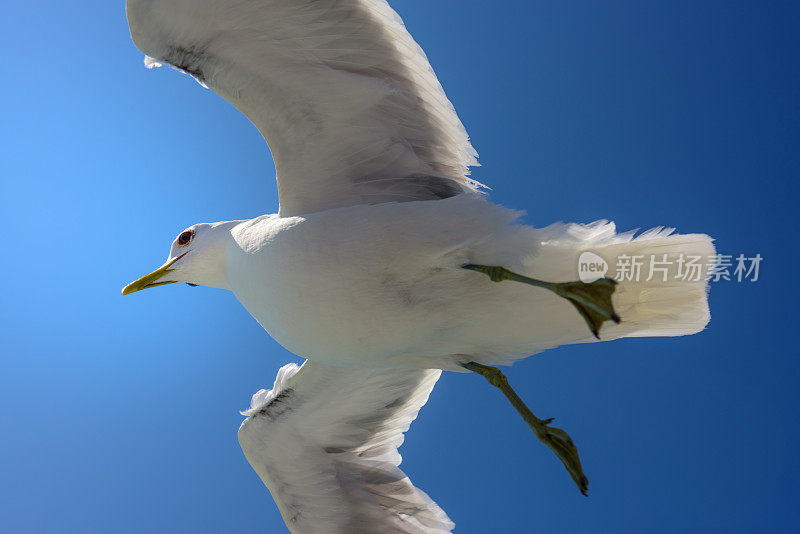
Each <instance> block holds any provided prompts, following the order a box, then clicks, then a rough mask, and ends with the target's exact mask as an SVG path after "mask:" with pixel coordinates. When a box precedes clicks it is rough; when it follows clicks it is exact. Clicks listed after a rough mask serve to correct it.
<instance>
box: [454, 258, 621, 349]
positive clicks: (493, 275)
mask: <svg viewBox="0 0 800 534" xmlns="http://www.w3.org/2000/svg"><path fill="white" fill-rule="evenodd" d="M462 268H464V269H469V270H470V271H477V272H479V273H483V274H485V275H486V276H488V277H489V278H490V279H491V280H492V282H502V281H503V280H513V281H515V282H522V283H523V284H529V285H532V286H535V287H541V288H544V289H549V290H550V291H552V292H553V293H555V294H556V295H558V296H560V297H564V298H565V299H567V300H568V301H570V302H571V303H572V305H573V306H575V308H576V309H577V310H578V312H579V313H580V314H581V316H582V317H583V318H584V320H585V321H586V324H587V325H589V330H591V331H592V334H594V337H596V338H597V339H600V327H601V326H602V325H603V323H604V322H605V321H609V320H610V321H614V322H615V323H619V321H620V319H619V315H617V313H616V312H615V311H614V305H613V304H612V303H611V295H612V294H613V293H614V289H615V287H616V285H617V282H616V280H614V279H612V278H601V279H599V280H595V281H594V282H588V283H587V282H561V283H558V282H544V281H542V280H536V279H535V278H528V277H527V276H522V275H521V274H517V273H513V272H511V271H509V270H508V269H506V268H504V267H497V266H488V265H475V264H472V263H469V264H467V265H463V266H462Z"/></svg>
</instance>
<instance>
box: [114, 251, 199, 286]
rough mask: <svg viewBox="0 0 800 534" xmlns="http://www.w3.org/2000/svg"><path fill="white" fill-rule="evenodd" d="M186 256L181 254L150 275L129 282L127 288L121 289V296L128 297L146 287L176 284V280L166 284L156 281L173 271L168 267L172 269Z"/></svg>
mask: <svg viewBox="0 0 800 534" xmlns="http://www.w3.org/2000/svg"><path fill="white" fill-rule="evenodd" d="M186 254H188V252H184V253H183V254H181V255H180V256H178V257H177V258H175V259H174V260H172V261H169V262H167V263H165V264H164V265H162V266H161V267H159V268H158V269H156V270H155V271H153V272H152V273H150V274H146V275H144V276H143V277H141V278H139V279H138V280H136V281H135V282H131V283H130V284H128V285H127V286H125V287H123V288H122V294H123V295H130V294H131V293H136V292H137V291H141V290H142V289H147V288H148V287H156V286H163V285H166V284H175V283H177V282H178V281H177V280H169V281H166V282H159V281H158V280H159V279H160V278H161V277H163V276H164V275H165V274H167V273H170V272H172V271H174V270H175V269H170V267H172V265H173V264H174V263H175V262H176V261H178V260H179V259H181V258H182V257H184V256H186Z"/></svg>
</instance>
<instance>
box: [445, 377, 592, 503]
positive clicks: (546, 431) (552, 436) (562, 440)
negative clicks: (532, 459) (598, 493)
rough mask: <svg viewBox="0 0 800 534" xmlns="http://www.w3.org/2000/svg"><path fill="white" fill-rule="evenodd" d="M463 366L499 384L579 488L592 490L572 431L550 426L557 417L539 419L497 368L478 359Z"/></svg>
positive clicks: (494, 383)
mask: <svg viewBox="0 0 800 534" xmlns="http://www.w3.org/2000/svg"><path fill="white" fill-rule="evenodd" d="M461 365H462V367H464V368H465V369H468V370H470V371H472V372H474V373H478V374H479V375H481V376H482V377H483V378H485V379H486V380H488V381H489V383H490V384H491V385H493V386H495V387H497V388H498V389H499V390H500V391H502V392H503V395H505V396H506V398H507V399H508V401H509V402H510V403H511V405H512V406H513V407H514V408H515V409H516V410H517V413H519V414H520V415H521V416H522V418H523V419H524V420H525V422H526V423H527V424H528V426H529V427H530V428H531V430H533V433H534V434H535V435H536V437H537V438H539V441H541V442H542V443H544V444H545V445H547V446H548V447H549V448H550V450H551V451H553V452H554V453H556V456H558V457H559V459H560V460H561V462H563V464H564V467H566V468H567V472H569V474H570V476H571V477H572V480H574V481H575V484H577V485H578V489H579V490H580V492H581V493H582V494H583V495H587V493H586V492H587V491H588V490H589V479H587V478H586V475H584V474H583V468H582V467H581V460H580V458H578V449H577V448H576V447H575V444H574V443H573V442H572V439H571V438H570V437H569V434H567V433H566V432H564V431H563V430H561V429H560V428H551V427H549V426H548V425H549V424H550V423H552V422H553V419H544V420H542V419H539V418H538V417H536V416H535V415H533V413H532V412H531V411H530V410H529V409H528V407H527V406H525V403H524V402H522V399H520V398H519V396H518V395H517V394H516V392H515V391H514V390H513V389H512V388H511V386H510V385H509V384H508V379H506V377H505V375H504V374H503V373H502V372H501V371H500V369H498V368H496V367H490V366H488V365H482V364H480V363H476V362H469V363H463V364H461Z"/></svg>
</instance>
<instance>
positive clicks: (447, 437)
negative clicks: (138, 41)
mask: <svg viewBox="0 0 800 534" xmlns="http://www.w3.org/2000/svg"><path fill="white" fill-rule="evenodd" d="M123 4H124V3H123V2H122V0H117V1H108V0H103V1H100V0H92V1H86V2H78V3H74V2H53V1H48V0H45V1H44V2H12V3H5V4H4V5H3V7H2V8H0V12H1V13H2V14H0V44H1V45H2V50H4V51H5V56H4V59H3V61H2V62H0V79H2V81H3V83H2V86H0V96H1V97H2V104H1V105H0V124H2V127H0V147H2V148H0V177H2V184H3V185H2V196H0V207H2V214H3V218H4V222H5V225H6V226H5V229H4V231H3V238H2V243H3V245H2V251H3V254H2V258H3V259H2V261H0V280H2V281H3V289H2V292H0V316H1V317H2V320H1V321H0V429H1V431H2V437H1V438H0V481H1V483H0V530H2V531H3V532H26V533H28V532H31V533H33V532H36V533H38V532H60V533H71V532H80V533H85V532H112V531H113V532H118V533H125V532H132V533H134V532H135V533H139V532H193V533H206V532H208V533H219V532H237V531H238V532H282V530H281V529H282V528H283V527H282V521H281V519H280V516H279V514H278V512H277V509H276V508H275V505H274V504H273V502H272V500H271V498H270V497H269V495H268V493H267V491H266V489H265V488H264V487H263V486H262V484H261V482H260V481H259V480H258V478H257V476H256V475H255V473H254V472H252V470H251V469H250V467H249V465H248V464H247V462H246V461H245V459H244V457H243V455H242V453H241V451H240V449H239V446H238V444H237V441H236V430H237V428H238V426H239V423H240V421H241V419H242V417H241V416H240V415H239V414H238V411H237V410H239V409H243V408H244V407H246V406H247V404H248V402H249V398H250V395H251V394H252V393H253V392H255V391H256V390H257V389H259V388H261V387H264V386H271V384H272V380H273V378H274V375H275V371H276V369H277V368H278V367H279V366H280V365H282V364H284V363H286V362H287V361H290V360H294V359H295V357H293V356H292V355H291V354H289V353H288V352H287V351H285V350H284V349H282V348H281V347H280V346H278V345H277V344H276V343H275V342H274V341H272V340H271V339H270V338H269V337H268V336H267V335H266V333H265V332H263V331H262V330H261V328H260V327H259V326H258V325H257V324H256V322H255V321H254V320H252V319H251V318H250V317H249V315H248V314H247V312H245V310H244V309H243V308H242V307H241V306H240V305H239V304H238V303H237V302H236V300H235V298H234V297H233V295H232V294H230V293H227V292H223V291H217V290H211V289H205V288H196V289H190V288H188V287H187V286H185V285H174V286H169V287H165V288H159V289H156V290H151V291H147V292H143V293H140V294H136V295H134V296H131V297H125V298H123V297H121V296H120V289H121V287H122V286H123V285H124V284H126V283H127V282H129V281H131V280H132V279H134V278H136V277H138V276H140V275H141V274H144V273H145V272H149V270H151V269H152V268H154V267H156V266H158V265H160V264H161V262H162V261H163V259H164V258H165V257H166V254H167V252H168V249H169V244H170V242H171V240H172V239H173V238H174V236H175V235H176V233H177V232H178V231H180V230H181V229H183V228H184V227H186V226H188V225H190V224H193V223H195V222H201V221H216V220H225V219H240V218H247V217H254V216H257V215H260V214H262V213H264V212H271V211H275V210H276V208H277V203H278V202H277V198H276V189H275V184H274V179H273V177H274V168H273V165H272V161H271V159H270V158H269V156H268V153H267V149H266V146H265V144H264V143H263V141H262V140H261V138H260V137H259V135H258V133H257V132H256V130H255V129H254V128H253V127H252V126H251V125H250V124H249V122H248V121H247V120H246V119H245V118H244V117H243V116H241V115H239V113H238V112H237V111H236V110H234V109H233V108H232V107H231V106H229V105H228V104H227V103H226V102H224V101H223V100H221V99H220V98H218V97H217V96H216V95H214V94H213V93H212V92H210V91H205V90H203V89H201V88H200V87H199V86H198V85H197V84H196V83H195V82H194V81H193V80H191V79H190V78H188V77H185V76H181V75H179V74H178V73H175V72H172V71H170V70H166V69H162V70H160V71H147V70H145V69H144V68H143V66H142V55H141V54H140V53H139V52H138V51H137V50H136V49H135V47H134V46H133V44H132V42H131V41H130V37H129V35H128V28H127V23H126V20H125V11H124V5H123ZM393 5H394V7H395V8H396V9H397V10H398V11H399V12H400V14H401V15H402V16H403V17H404V19H405V21H406V24H407V26H408V27H409V29H410V31H411V32H412V34H413V35H414V36H415V37H416V38H417V40H418V41H419V43H420V44H421V45H422V46H423V47H424V48H425V50H426V51H427V53H428V56H429V58H430V59H431V62H432V63H433V66H434V68H435V69H436V72H437V73H438V75H439V78H440V79H441V81H442V83H443V85H444V87H445V89H446V91H447V93H448V95H449V97H450V98H451V100H452V101H453V103H454V104H455V106H456V109H457V110H458V112H459V115H460V116H461V118H462V120H463V121H464V123H465V125H466V127H467V129H468V131H469V132H470V134H471V136H472V139H473V142H474V144H475V146H476V148H477V149H478V151H479V152H480V155H481V162H482V163H483V167H480V168H478V169H476V170H475V173H474V174H475V177H476V178H478V179H480V180H481V181H483V182H485V183H487V184H489V185H490V186H492V187H493V188H494V191H493V193H492V198H493V199H494V200H495V201H498V202H500V203H503V204H505V205H507V206H510V207H514V208H523V209H527V210H528V213H529V216H528V221H529V222H530V223H531V224H534V225H539V226H541V225H545V224H548V223H550V222H552V221H555V220H567V221H582V222H588V221H592V220H595V219H599V218H609V219H614V220H615V221H616V222H617V224H618V227H619V228H620V229H631V228H636V227H642V228H647V227H651V226H656V225H660V224H667V225H672V226H677V227H678V229H679V230H680V231H683V232H706V233H709V234H711V235H712V236H714V237H715V238H716V239H717V246H718V248H719V250H720V252H724V253H728V254H739V253H744V254H747V255H753V254H756V253H760V254H761V255H762V256H763V257H764V258H765V259H764V263H763V265H762V270H761V279H760V280H759V281H758V282H756V283H748V282H743V283H735V282H722V283H718V284H715V285H714V287H713V288H712V290H711V296H710V299H711V308H712V321H711V324H710V325H709V327H708V329H707V330H706V331H705V332H703V333H702V334H700V335H696V336H692V337H687V338H677V339H655V340H650V339H634V340H623V341H618V342H613V343H607V344H600V345H592V346H578V347H567V348H562V349H559V350H554V351H551V352H548V353H545V354H544V355H541V356H537V357H533V358H530V359H528V360H526V361H524V362H521V363H519V364H517V365H516V366H514V367H513V368H511V369H509V370H508V375H509V377H510V379H511V382H512V384H513V385H515V386H516V387H517V389H518V391H519V392H520V393H521V394H522V396H523V397H524V398H525V399H526V400H527V401H528V403H529V405H530V406H531V408H532V409H533V411H534V412H535V413H537V414H538V415H539V416H541V417H556V420H557V422H558V423H559V425H560V426H563V428H565V429H567V430H568V431H569V432H570V434H571V435H572V436H573V437H574V438H575V440H576V442H577V444H578V446H579V449H580V451H581V455H582V459H583V462H584V467H585V469H586V472H587V474H588V476H589V478H590V480H591V494H590V498H589V499H585V498H583V497H581V496H580V495H579V494H578V492H577V491H576V489H575V488H574V487H573V485H572V482H571V481H570V479H569V477H568V476H567V474H566V473H565V472H564V470H563V468H562V466H561V465H560V464H559V463H558V462H557V461H556V460H555V459H554V458H553V456H552V455H551V453H550V452H549V451H547V450H546V449H545V448H544V447H542V446H541V445H540V444H539V443H538V442H536V441H535V440H534V438H533V437H532V436H531V435H530V432H529V430H528V429H527V428H526V427H525V426H524V425H523V423H522V422H521V421H520V420H519V419H518V417H517V416H516V414H514V413H513V411H512V410H511V408H510V407H509V406H508V405H507V403H506V402H505V400H504V399H502V397H501V396H500V395H499V394H498V393H497V392H496V391H494V390H492V389H491V388H490V387H489V386H487V385H486V384H485V383H484V382H483V381H482V379H480V378H479V377H475V376H466V375H449V376H445V377H443V378H442V380H441V381H440V382H439V385H438V386H437V388H436V390H435V391H434V393H433V395H432V396H431V399H430V402H429V404H428V405H427V406H426V407H425V408H424V409H423V410H422V412H421V415H420V418H419V419H418V420H417V422H416V423H415V424H414V425H413V427H412V429H411V432H410V433H409V434H408V436H407V440H406V443H405V445H404V446H403V448H402V453H403V456H404V458H405V460H404V463H403V467H404V468H405V470H406V471H407V472H408V473H409V474H410V475H411V476H412V478H413V480H414V481H415V482H416V483H417V484H418V485H419V486H421V487H422V488H423V489H425V490H426V491H427V492H428V493H429V494H430V495H431V496H432V497H434V498H435V499H436V500H437V501H438V502H439V503H440V504H441V505H442V506H443V508H444V509H445V510H446V511H447V512H448V514H449V515H450V517H452V518H453V520H455V522H456V524H457V526H458V527H457V528H458V532H462V533H483V532H514V533H522V532H580V533H587V532H645V531H647V532H653V533H658V532H669V533H672V532H724V533H731V532H765V531H771V532H789V531H793V530H794V529H796V528H797V521H798V519H799V518H798V512H797V511H796V510H797V501H798V497H799V496H800V495H798V494H799V493H800V491H798V483H797V479H798V474H799V473H798V471H799V469H798V467H800V465H799V464H800V456H798V454H797V453H798V450H800V440H799V439H798V438H800V429H799V428H798V411H799V410H798V408H800V406H799V404H800V392H798V384H799V383H800V381H799V380H798V379H799V378H800V359H799V358H798V352H800V351H798V350H797V346H796V345H797V341H796V339H797V335H796V332H797V330H798V315H797V311H798V306H797V302H796V299H797V296H798V294H799V292H798V284H800V280H798V278H797V273H798V265H800V264H799V263H798V261H799V260H800V258H798V254H797V247H798V246H800V245H798V243H797V229H796V228H795V227H794V224H796V220H797V210H798V201H799V200H800V195H798V183H797V182H798V176H799V171H800V165H798V141H799V140H800V139H799V137H800V136H798V126H799V125H800V124H799V123H800V121H799V119H800V114H799V113H798V111H799V110H798V95H799V94H800V75H799V74H798V65H800V44H799V41H798V28H800V4H798V3H797V2H755V1H752V2H704V1H695V2H674V1H658V2H641V1H638V0H637V1H628V2H621V1H609V2H596V1H574V2H539V1H536V2H529V1H515V2H508V3H501V4H500V5H501V6H502V7H501V8H498V7H497V6H498V4H493V3H491V2H487V1H485V0H469V1H467V0H460V1H455V0H446V1H445V0H440V1H436V2H415V1H412V0H403V1H395V2H394V3H393Z"/></svg>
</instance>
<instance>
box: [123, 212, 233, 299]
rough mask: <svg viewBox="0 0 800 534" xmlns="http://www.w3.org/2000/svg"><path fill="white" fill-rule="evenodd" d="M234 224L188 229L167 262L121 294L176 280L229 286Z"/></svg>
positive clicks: (195, 226) (196, 283) (177, 240)
mask: <svg viewBox="0 0 800 534" xmlns="http://www.w3.org/2000/svg"><path fill="white" fill-rule="evenodd" d="M231 226H232V223H231V222H221V223H213V224H208V223H203V224H196V225H194V226H191V227H189V228H187V229H186V230H184V231H183V232H181V233H180V234H178V236H177V237H176V238H175V240H174V241H173V242H172V248H171V249H170V251H169V257H168V258H167V261H166V262H165V263H164V265H162V266H161V267H159V268H158V269H156V270H155V271H153V272H152V273H150V274H147V275H145V276H143V277H141V278H139V279H138V280H136V281H135V282H131V283H130V284H128V285H127V286H125V287H124V288H123V289H122V294H123V295H129V294H131V293H135V292H136V291H140V290H142V289H147V288H148V287H156V286H162V285H166V284H174V283H177V282H185V283H187V284H189V285H191V286H197V285H201V286H208V287H217V288H221V289H227V285H228V284H227V277H226V272H225V271H226V269H225V260H226V245H227V243H228V239H229V238H230V228H231ZM226 238H228V239H226Z"/></svg>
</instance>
